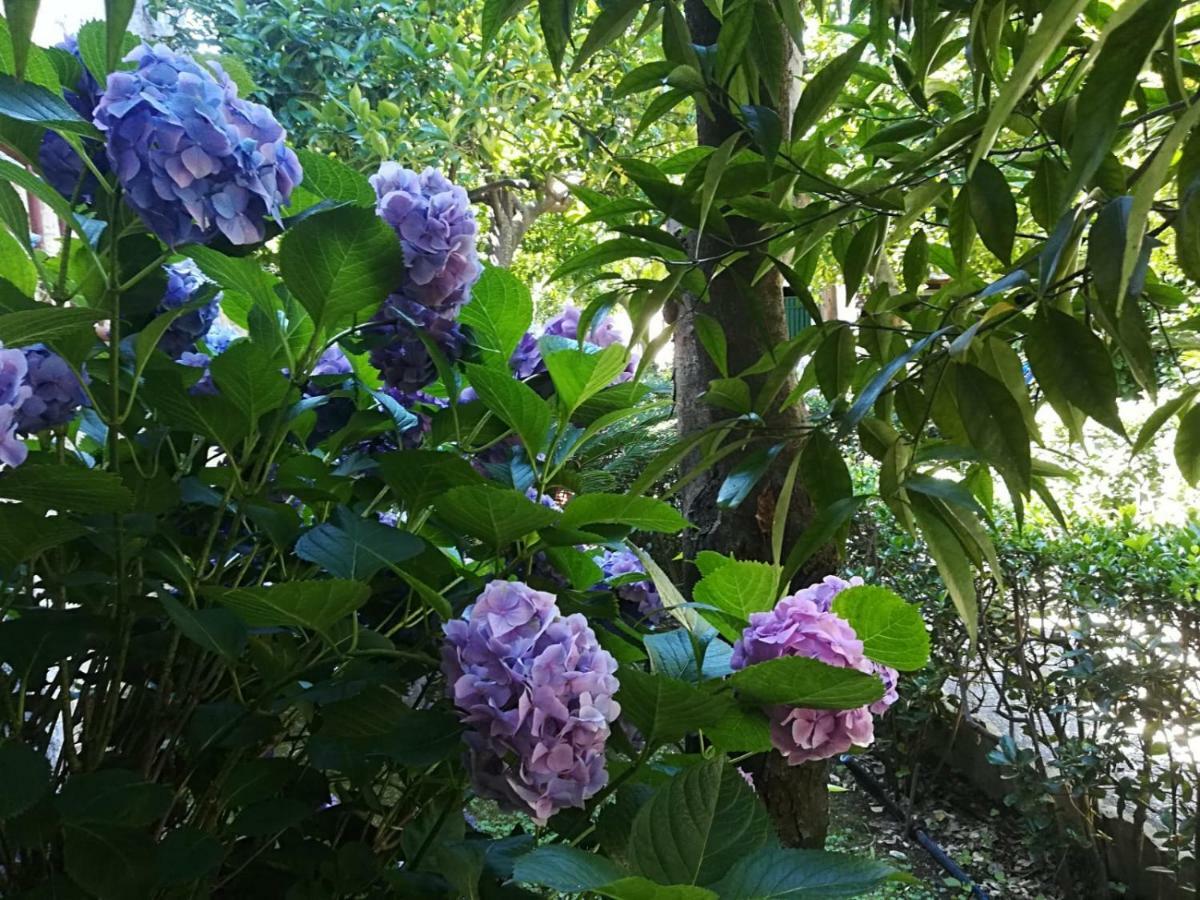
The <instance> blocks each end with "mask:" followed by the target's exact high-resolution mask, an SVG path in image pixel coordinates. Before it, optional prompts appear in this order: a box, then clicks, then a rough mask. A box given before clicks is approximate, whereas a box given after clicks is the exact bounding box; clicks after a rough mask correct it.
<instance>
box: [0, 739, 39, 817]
mask: <svg viewBox="0 0 1200 900" xmlns="http://www.w3.org/2000/svg"><path fill="white" fill-rule="evenodd" d="M49 792H50V763H49V762H48V761H47V759H46V757H45V756H43V755H42V754H40V753H38V752H37V751H36V750H34V749H33V748H31V747H28V746H26V745H25V744H19V743H14V742H11V741H10V742H8V743H4V744H0V822H3V821H4V820H5V819H11V818H12V817H13V816H17V815H20V814H21V813H23V812H25V810H27V809H29V807H31V806H33V805H34V804H35V803H37V802H38V801H39V800H41V799H42V797H44V796H46V794H48V793H49Z"/></svg>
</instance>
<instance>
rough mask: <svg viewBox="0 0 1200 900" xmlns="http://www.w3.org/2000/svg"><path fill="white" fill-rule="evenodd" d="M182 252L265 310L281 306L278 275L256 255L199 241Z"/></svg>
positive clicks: (210, 275)
mask: <svg viewBox="0 0 1200 900" xmlns="http://www.w3.org/2000/svg"><path fill="white" fill-rule="evenodd" d="M183 252H185V253H187V255H188V256H190V257H191V258H192V260H194V261H195V263H196V265H197V266H199V267H200V271H201V272H203V273H204V274H205V276H207V277H208V278H210V279H211V280H213V281H215V282H216V283H217V284H219V285H220V286H221V287H223V288H225V289H226V290H230V291H237V292H238V293H241V294H245V295H246V296H247V297H249V298H250V299H251V300H253V301H254V303H255V304H257V305H258V306H260V307H262V309H263V310H265V311H273V310H275V309H281V308H282V307H281V305H280V302H279V297H278V295H276V293H275V286H276V285H277V284H278V283H279V279H278V278H276V277H275V276H274V275H272V274H271V273H270V272H269V271H268V270H267V269H266V268H265V267H264V266H262V265H261V264H260V263H259V262H258V261H257V260H255V258H254V257H252V256H226V255H225V254H224V253H220V252H219V251H217V250H213V249H211V248H209V247H201V246H199V245H189V246H187V247H185V248H184V249H183ZM243 324H244V323H243Z"/></svg>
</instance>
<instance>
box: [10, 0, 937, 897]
mask: <svg viewBox="0 0 1200 900" xmlns="http://www.w3.org/2000/svg"><path fill="white" fill-rule="evenodd" d="M116 37H118V38H119V37H120V35H116ZM119 43H120V42H119V41H116V42H115V43H114V42H113V41H109V40H107V39H106V26H105V25H104V24H103V23H90V24H89V25H87V26H85V27H84V29H83V30H82V32H81V34H80V35H79V36H78V39H77V41H75V42H69V43H68V44H67V47H68V48H69V49H68V50H66V51H61V52H59V55H55V56H53V59H55V60H57V61H58V63H60V64H61V65H63V66H64V67H69V65H74V66H75V67H77V69H78V71H77V72H76V71H75V70H74V69H72V70H71V73H72V74H74V79H73V80H71V81H70V83H69V84H68V88H67V90H66V92H65V93H64V95H63V97H54V96H53V95H52V93H51V92H50V90H49V88H48V87H46V86H45V85H42V84H39V83H35V82H33V81H31V80H28V81H21V80H17V79H13V78H8V79H6V80H4V81H3V82H2V83H0V91H9V92H10V93H13V95H14V96H19V97H22V98H24V100H25V101H26V102H25V104H24V105H23V106H22V105H20V104H17V103H16V102H15V101H14V102H13V103H10V104H9V105H8V106H6V107H5V108H6V109H10V110H33V111H34V112H30V113H29V115H30V116H31V117H34V119H33V121H34V122H35V123H38V122H40V124H38V127H39V128H43V129H45V135H46V136H45V138H43V139H42V140H41V146H42V147H43V148H47V147H49V148H50V149H49V150H48V151H47V152H45V153H35V154H34V155H35V156H37V157H38V159H37V160H30V162H31V163H33V164H34V167H35V168H37V169H38V172H39V174H40V179H39V180H31V178H30V177H29V176H28V174H27V172H26V170H25V169H24V168H22V167H21V166H19V165H17V164H15V163H12V162H9V161H7V160H0V178H3V179H6V180H9V181H13V182H15V183H19V184H30V185H32V187H30V188H29V189H30V190H31V191H32V192H33V193H34V194H35V195H36V196H38V197H40V198H42V200H44V201H45V202H46V203H47V204H50V205H51V206H52V208H54V209H55V211H56V213H57V214H58V215H59V217H60V218H61V220H62V221H63V224H64V228H65V234H64V236H63V238H62V240H61V241H58V242H56V244H55V245H54V246H32V245H31V244H28V242H27V238H28V235H16V237H18V238H20V239H21V244H22V246H26V245H28V246H29V254H30V260H29V261H30V262H31V263H32V264H33V267H34V269H35V270H36V272H37V275H38V283H37V284H36V286H35V287H33V288H32V289H31V290H28V291H24V292H23V291H22V289H21V288H19V287H17V285H19V284H22V283H24V282H22V281H21V279H19V278H17V277H16V275H17V273H16V272H15V271H14V270H7V271H0V277H5V278H6V283H7V285H8V287H10V288H11V290H5V291H0V305H2V307H3V308H2V309H0V340H3V341H4V342H5V346H4V348H3V349H0V500H3V501H4V502H2V503H0V531H2V532H3V535H4V540H3V541H2V542H0V584H2V585H3V596H2V605H0V661H2V664H0V696H2V697H3V698H4V702H3V705H2V706H0V894H3V895H4V896H13V897H18V896H29V897H39V896H91V897H98V898H101V900H109V898H122V900H125V898H142V897H156V898H157V897H161V898H176V897H178V898H185V897H198V896H228V897H245V896H279V897H289V898H301V897H304V898H308V897H314V898H315V897H385V896H387V897H395V896H399V897H439V898H442V897H445V898H450V897H460V896H480V897H530V896H538V895H539V894H537V893H535V889H537V890H540V889H541V888H551V889H554V890H558V891H568V892H580V891H593V892H600V893H603V894H606V895H608V896H630V894H628V893H627V890H628V891H632V890H653V889H662V890H664V891H668V892H670V891H675V890H690V891H693V892H694V891H702V892H703V894H702V896H710V895H711V896H718V895H719V896H734V897H739V896H740V897H746V898H750V897H753V896H757V895H756V894H754V893H753V890H754V889H753V886H752V881H753V878H755V877H758V875H760V874H761V873H762V872H768V873H774V875H773V877H776V878H777V880H778V883H779V884H781V885H784V886H787V885H788V884H801V883H802V882H803V879H804V878H807V877H808V876H809V873H810V872H811V871H813V870H814V867H816V868H818V869H819V870H820V871H821V872H822V873H823V875H822V877H823V878H825V879H826V880H827V881H829V880H830V879H832V881H833V882H834V883H837V881H838V879H840V878H844V879H845V883H846V884H851V883H853V884H854V885H856V886H862V885H870V884H875V883H877V882H878V881H880V880H883V879H886V878H887V877H889V871H888V870H887V868H886V867H885V866H882V865H879V864H874V863H870V862H866V861H853V860H846V859H844V858H841V857H838V856H836V855H828V856H825V855H821V854H817V855H816V856H795V855H793V853H792V851H788V850H783V849H780V848H779V847H778V846H777V844H776V843H775V841H774V840H773V839H772V838H771V831H770V823H769V821H768V815H767V812H766V809H765V807H764V806H763V803H762V802H761V799H760V798H759V797H758V796H757V795H756V794H755V792H754V790H753V788H752V786H751V785H749V784H748V783H747V780H744V778H743V775H742V774H740V773H739V771H738V769H737V768H736V767H735V766H734V765H733V764H732V763H730V762H729V761H728V759H729V758H730V757H732V756H733V755H744V754H747V753H768V752H783V753H784V754H785V755H787V756H788V758H789V760H791V761H793V762H799V761H801V760H804V759H812V758H819V757H827V756H829V755H832V754H835V753H838V752H841V751H843V750H846V749H848V748H849V747H850V746H851V745H852V744H856V745H860V746H861V745H863V744H865V743H868V742H869V737H870V730H871V717H872V716H873V715H876V714H881V713H882V712H883V711H884V709H885V708H886V706H887V704H888V703H890V702H891V700H892V699H894V688H895V676H896V673H895V671H894V670H893V668H888V666H891V667H895V668H900V669H903V668H913V667H916V666H919V665H920V664H921V653H922V651H921V649H920V648H921V647H922V646H923V644H922V641H923V639H924V630H923V628H922V627H921V624H920V619H919V617H916V619H915V620H914V619H912V618H911V616H910V614H911V615H915V609H914V608H913V607H910V606H908V605H907V604H905V603H904V601H902V600H900V599H899V598H898V597H895V596H894V595H891V594H888V593H887V592H883V591H880V590H879V589H876V588H871V587H868V586H864V585H859V584H854V585H848V584H847V583H843V582H840V581H839V582H836V583H835V582H827V583H823V584H821V585H817V586H815V587H812V588H809V589H807V590H805V591H801V592H800V593H798V594H792V595H789V596H787V597H784V599H782V600H779V597H780V595H781V594H783V593H786V589H787V585H788V584H789V583H790V582H791V581H792V580H793V576H794V575H795V572H794V571H793V572H786V571H785V566H783V565H774V566H768V565H767V564H765V563H747V562H745V561H740V560H736V559H733V558H730V557H727V556H721V555H720V554H716V553H709V554H707V555H706V558H705V559H704V560H703V561H701V560H694V561H693V560H688V561H685V562H684V563H683V566H684V568H683V569H680V570H679V571H678V572H676V573H675V574H676V575H677V576H679V580H680V581H681V582H683V583H687V582H689V581H696V577H694V576H695V575H699V576H702V577H700V578H699V580H698V583H696V584H695V585H694V588H693V589H691V593H692V598H691V600H688V599H686V598H685V596H684V593H683V592H681V590H680V589H679V588H678V587H677V586H676V585H675V583H674V582H673V581H672V579H671V577H669V576H668V575H667V574H666V573H665V572H664V571H663V570H662V568H661V567H660V565H659V563H656V562H655V557H656V556H658V555H660V553H659V551H658V550H656V551H655V553H654V555H653V556H652V555H651V554H648V553H647V552H646V551H645V550H644V549H642V548H643V547H646V546H658V542H661V541H664V540H669V539H670V536H672V535H676V534H678V533H680V532H681V531H682V530H683V529H685V528H686V527H687V523H686V522H685V521H684V520H683V518H682V517H681V516H680V514H679V513H678V512H677V510H676V509H675V507H674V506H673V505H672V504H671V503H670V502H669V500H668V499H665V496H667V495H661V494H662V492H663V491H664V490H665V488H664V487H663V485H664V484H666V482H667V481H668V480H669V479H672V478H675V477H682V472H676V471H675V464H676V463H677V462H678V457H677V456H676V457H671V456H670V455H669V454H668V455H666V456H664V457H663V458H662V459H660V460H656V461H655V462H653V463H652V464H651V465H650V466H648V467H647V468H646V470H645V471H642V472H640V473H639V474H638V475H637V476H636V479H635V480H634V481H632V483H630V484H627V485H626V486H625V489H624V490H623V491H614V490H609V491H607V492H606V491H598V490H596V489H595V486H596V485H598V484H600V485H604V486H606V487H609V488H611V487H612V486H613V482H612V480H611V478H610V479H609V480H607V481H605V480H603V479H600V478H599V477H598V475H599V471H598V469H597V468H596V467H597V466H599V465H600V463H599V462H598V461H603V460H605V459H611V458H612V457H613V456H614V455H619V454H620V453H621V452H622V443H623V440H624V439H625V438H626V437H627V434H628V429H630V428H633V427H636V425H637V423H638V422H640V421H643V420H644V417H645V415H646V413H647V411H648V410H654V409H657V408H661V407H662V406H663V405H664V404H665V403H666V402H667V399H666V398H665V397H664V396H663V392H662V391H661V390H660V389H657V388H655V387H653V386H651V385H649V384H643V383H640V382H639V380H638V379H637V378H636V377H635V376H636V375H637V372H638V369H639V364H638V362H637V352H636V351H635V350H634V349H632V348H630V347H629V346H627V345H626V339H625V337H624V335H623V334H622V333H621V332H620V330H619V329H618V327H617V320H616V317H615V316H605V315H598V314H597V313H598V310H596V309H592V308H589V309H584V310H580V309H574V308H571V309H568V310H567V311H565V312H564V313H563V314H562V315H560V316H558V317H556V318H555V319H553V320H551V321H550V322H549V323H547V324H546V325H545V327H544V328H537V327H536V326H535V325H534V324H533V302H532V298H531V296H530V292H529V291H528V289H527V288H526V287H525V286H524V285H522V284H521V283H520V282H519V281H517V279H515V278H514V277H513V276H512V275H511V274H509V273H508V272H507V271H505V270H503V269H499V268H494V267H487V268H485V267H483V266H481V264H480V261H479V259H478V254H477V250H476V240H477V238H478V230H479V229H478V224H477V222H476V220H475V215H474V211H473V210H472V208H471V204H470V202H469V199H468V195H467V193H466V191H465V190H464V189H463V186H461V185H456V184H454V183H452V182H451V181H450V180H448V179H447V178H446V177H445V176H444V175H443V174H440V173H439V172H437V171H435V170H433V169H425V170H424V171H421V172H420V173H418V172H417V171H416V170H415V169H410V168H407V167H406V166H405V164H404V161H398V162H387V163H385V164H383V165H382V166H381V167H380V168H379V170H378V172H377V173H375V174H374V175H373V176H371V177H370V178H368V177H366V176H364V175H362V174H360V173H358V172H357V171H355V170H353V169H351V168H349V167H347V166H345V165H343V164H342V163H340V162H339V161H338V160H336V159H332V158H329V157H326V156H322V155H320V154H316V153H312V152H308V151H305V150H303V149H299V150H297V149H294V148H292V147H290V146H289V145H288V143H287V137H286V135H285V134H284V132H283V130H282V129H281V128H280V127H279V125H278V124H277V123H276V121H275V119H274V118H273V116H272V115H271V113H270V112H269V111H268V110H267V109H265V108H264V107H262V106H260V105H257V104H255V103H252V102H249V101H247V100H245V99H244V98H242V97H240V96H239V93H238V90H237V88H236V87H235V85H234V83H233V82H232V81H231V80H230V79H228V78H227V77H226V76H225V74H224V72H223V71H222V69H221V67H220V66H219V65H217V64H216V63H213V62H211V61H205V60H199V59H193V58H190V57H187V56H185V55H182V54H179V53H176V52H174V51H172V50H171V49H170V48H168V47H164V46H153V47H151V46H146V45H137V46H134V48H133V50H132V51H131V52H129V53H128V54H127V55H125V56H124V58H123V59H122V58H118V55H117V54H113V55H112V56H111V57H106V53H105V48H106V47H113V48H115V47H117V46H119ZM46 52H47V51H43V50H41V49H39V48H36V47H30V48H28V54H29V71H30V72H33V71H34V70H35V68H36V65H40V64H43V63H45V64H47V65H48V63H47V60H48V59H49V58H51V57H48V56H46ZM68 57H69V58H70V59H71V60H74V62H73V63H71V64H68V63H67V58H68ZM64 71H65V69H64ZM64 98H65V102H64ZM85 101H86V102H85ZM37 110H49V111H50V112H47V113H46V114H45V115H46V117H45V118H42V119H37V118H36V116H37V115H38V113H37V112H36V111H37ZM68 111H69V112H68ZM51 113H52V115H51ZM60 139H61V141H62V142H63V145H64V146H65V147H66V148H67V150H70V151H71V152H72V153H76V151H78V153H76V155H75V157H74V160H75V163H74V165H75V166H76V169H77V172H76V174H74V175H73V176H70V177H72V178H74V181H75V184H74V185H72V186H71V188H70V190H65V189H64V187H65V186H66V182H67V181H68V180H70V178H64V177H63V172H64V163H65V161H67V160H68V157H67V156H66V155H65V153H63V152H59V151H62V150H63V147H60V146H58V145H57V141H58V140H60ZM80 154H82V155H80ZM105 162H107V165H106V164H105ZM72 171H75V170H72ZM11 218H12V217H8V218H6V219H5V222H6V225H7V226H8V227H11V226H12V221H11ZM276 236H277V237H278V240H277V241H276V240H274V239H275V238H276ZM9 262H10V261H0V270H2V269H4V266H6V265H8V264H9ZM606 308H607V307H606ZM585 322H586V323H587V324H586V325H585ZM747 566H751V567H754V568H753V572H751V571H750V570H747V569H746V567H747ZM688 571H691V572H692V573H693V574H692V575H689V574H688ZM763 572H769V577H767V578H763V577H762V576H763ZM751 575H752V576H753V577H750V576H751ZM843 588H844V590H843ZM864 592H865V593H864ZM835 593H836V594H837V596H833V595H834V594H835ZM776 601H778V603H777V602H776ZM880 614H886V615H887V616H888V619H889V621H891V622H893V623H895V622H899V623H901V627H900V631H899V632H895V630H894V629H893V632H891V633H890V640H889V641H886V642H884V643H882V644H878V643H877V642H874V638H873V635H874V634H875V630H874V629H875V627H876V624H877V617H878V616H879V615H880ZM747 617H749V621H748V622H747ZM735 642H736V648H735V646H734V643H735ZM897 647H899V648H901V649H903V650H905V652H904V653H901V652H899V651H898V650H897ZM914 648H915V649H914ZM796 664H800V665H802V666H803V667H804V668H802V669H793V668H787V667H788V666H794V665H796ZM781 666H782V667H781ZM885 681H886V682H887V684H886V685H885ZM830 685H833V686H834V687H836V690H832V691H831V688H830ZM885 688H886V691H887V693H886V694H885ZM831 696H833V697H835V701H832V702H831V701H830V699H829V698H830V697H831ZM773 745H774V748H773ZM700 748H703V752H700ZM681 792H682V793H681ZM677 794H679V795H680V796H682V795H683V794H686V796H687V797H688V798H690V799H689V800H688V801H687V802H688V803H691V804H692V805H693V806H694V807H695V808H696V809H698V810H709V811H710V812H709V814H708V815H709V819H708V821H706V822H705V823H701V824H702V825H703V827H705V828H706V829H709V830H711V832H712V834H713V835H714V837H715V838H717V839H718V840H717V843H720V841H721V840H725V839H727V838H728V839H732V837H731V836H737V839H738V840H739V841H741V847H742V850H743V851H744V853H745V854H746V855H747V856H750V855H753V857H752V858H753V859H754V860H755V866H754V867H753V869H750V868H746V867H743V868H742V869H737V868H735V869H734V870H731V871H729V872H726V871H724V869H725V868H727V867H722V870H721V871H720V872H717V871H716V868H717V866H718V862H719V860H718V861H714V859H715V858H714V857H713V856H712V853H713V852H714V851H713V850H712V849H711V846H710V845H708V844H705V843H704V842H700V843H697V842H696V841H694V840H691V839H690V838H688V837H687V835H686V834H684V833H682V832H679V833H675V832H672V831H671V830H670V829H663V828H662V823H661V821H660V818H659V817H661V815H662V813H661V812H660V811H658V810H660V807H662V805H663V804H666V805H667V806H668V807H671V806H675V805H678V803H679V802H683V801H682V800H680V799H679V798H678V797H677ZM717 797H720V798H721V801H722V805H723V807H727V808H722V809H720V810H717V808H716V802H715V799H716V798H717ZM490 804H497V805H498V806H499V807H500V809H502V810H504V811H505V812H506V813H510V814H513V816H512V818H511V819H510V820H508V821H510V822H511V823H512V825H511V828H506V829H505V832H504V833H501V832H500V831H498V830H497V829H496V828H495V827H493V826H490V825H486V824H485V823H486V822H487V821H490V820H494V819H495V817H494V816H492V815H485V813H489V812H491V811H493V807H492V806H490ZM664 835H666V837H664ZM664 841H665V843H664ZM712 846H715V845H712ZM567 870H570V871H572V872H574V873H575V875H574V876H572V878H573V880H571V881H570V883H569V884H566V883H564V881H563V877H562V873H563V872H564V871H567ZM685 870H686V871H685ZM687 872H691V873H693V875H689V874H687ZM696 872H703V873H705V875H704V878H703V881H702V882H701V883H694V882H695V880H696V878H695V877H694V873H696ZM718 878H720V879H721V887H720V889H719V890H717V889H716V888H715V887H714V888H713V890H711V891H710V890H709V889H708V888H709V887H711V886H713V885H714V884H715V882H716V881H717V880H718ZM647 881H648V882H651V883H653V884H657V888H654V887H647V885H645V884H642V882H647ZM614 884H625V887H620V886H617V887H613V886H612V885H614ZM630 884H632V885H633V887H629V885H630ZM639 885H640V887H639ZM684 885H686V887H683V886H684ZM539 886H540V887H539ZM668 895H671V896H673V895H674V894H668ZM693 895H694V894H689V895H688V896H693ZM696 896H700V895H696Z"/></svg>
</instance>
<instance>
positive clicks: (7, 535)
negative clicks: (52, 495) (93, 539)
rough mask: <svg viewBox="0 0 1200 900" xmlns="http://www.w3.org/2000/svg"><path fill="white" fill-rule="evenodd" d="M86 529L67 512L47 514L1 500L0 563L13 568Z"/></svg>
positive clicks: (73, 537)
mask: <svg viewBox="0 0 1200 900" xmlns="http://www.w3.org/2000/svg"><path fill="white" fill-rule="evenodd" d="M86 532H87V529H86V528H84V527H83V526H82V525H80V524H79V523H78V522H75V521H72V520H71V519H68V518H67V517H66V516H44V515H43V514H42V513H41V512H39V511H36V510H34V509H32V508H30V507H28V506H24V505H21V504H17V503H5V504H0V565H3V566H5V567H7V568H11V567H12V566H15V565H18V564H19V563H22V562H25V561H26V560H30V559H33V557H35V556H37V555H38V554H39V553H44V552H45V551H46V550H49V549H50V548H52V547H58V546H61V545H62V544H65V543H67V542H68V541H71V540H74V539H75V538H77V537H79V536H81V535H83V534H85V533H86Z"/></svg>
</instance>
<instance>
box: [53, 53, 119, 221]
mask: <svg viewBox="0 0 1200 900" xmlns="http://www.w3.org/2000/svg"><path fill="white" fill-rule="evenodd" d="M58 49H60V50H66V51H67V52H68V53H70V54H72V55H73V56H74V57H75V58H76V59H78V60H79V70H80V75H79V80H78V81H76V82H75V86H74V88H73V89H72V88H65V89H64V90H63V99H64V100H66V101H67V103H69V104H70V105H71V108H72V109H74V110H75V112H77V113H79V115H80V116H81V117H82V118H83V119H85V120H86V121H88V122H90V121H91V120H92V115H93V113H94V112H95V109H96V102H97V101H98V100H99V99H100V85H99V83H97V81H96V79H95V78H93V77H92V73H91V72H89V71H88V68H87V66H86V65H84V64H83V58H82V57H81V56H80V55H79V42H78V41H76V39H75V36H74V35H68V36H67V37H66V38H65V39H64V40H63V41H62V42H61V43H60V44H58ZM89 146H90V147H92V148H94V149H92V150H91V152H90V153H89V158H90V159H91V161H92V164H93V165H94V166H95V167H96V168H97V169H98V170H99V171H100V172H101V173H106V172H108V158H107V157H106V156H105V154H104V147H103V146H101V145H100V144H91V145H89ZM38 164H39V165H40V166H41V169H42V177H43V178H45V179H46V181H47V182H49V184H50V186H51V187H52V188H54V189H55V190H56V191H58V192H59V193H60V194H62V195H63V196H64V197H67V198H68V199H70V198H72V197H76V198H77V199H78V200H79V202H81V203H91V202H92V201H93V200H94V199H95V197H96V191H97V190H98V189H99V187H100V185H99V183H97V181H96V176H95V175H93V174H92V173H91V171H90V170H88V169H87V167H86V166H85V165H84V163H83V160H82V159H80V158H79V154H77V153H76V152H75V151H74V150H73V149H71V145H70V144H68V143H67V142H66V140H64V139H63V138H62V136H61V135H59V134H57V133H56V132H53V131H49V130H48V131H47V132H46V133H45V134H44V135H43V136H42V143H41V145H40V146H39V147H38ZM81 179H82V180H81ZM76 191H78V194H76Z"/></svg>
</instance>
